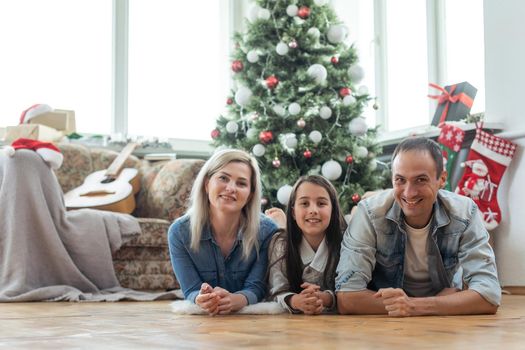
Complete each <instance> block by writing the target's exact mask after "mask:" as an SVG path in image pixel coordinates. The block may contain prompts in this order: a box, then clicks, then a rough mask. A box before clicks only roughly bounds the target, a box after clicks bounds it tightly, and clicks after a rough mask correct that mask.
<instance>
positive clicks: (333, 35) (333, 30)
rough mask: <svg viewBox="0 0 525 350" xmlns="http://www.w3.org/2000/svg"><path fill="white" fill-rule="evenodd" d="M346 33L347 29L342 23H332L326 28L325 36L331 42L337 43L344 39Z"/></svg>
mask: <svg viewBox="0 0 525 350" xmlns="http://www.w3.org/2000/svg"><path fill="white" fill-rule="evenodd" d="M347 34H348V29H347V28H346V26H344V25H342V24H334V25H331V26H330V28H328V33H326V36H327V38H328V41H329V42H331V43H332V44H339V43H341V42H343V40H345V38H346V35H347Z"/></svg>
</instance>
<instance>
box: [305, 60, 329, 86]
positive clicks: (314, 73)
mask: <svg viewBox="0 0 525 350" xmlns="http://www.w3.org/2000/svg"><path fill="white" fill-rule="evenodd" d="M307 73H308V75H309V76H310V77H311V78H313V79H315V82H316V83H317V84H322V83H324V81H325V80H326V77H327V76H328V72H327V71H326V68H325V67H324V66H323V65H322V64H319V63H316V64H312V65H311V66H310V67H309V68H308V71H307Z"/></svg>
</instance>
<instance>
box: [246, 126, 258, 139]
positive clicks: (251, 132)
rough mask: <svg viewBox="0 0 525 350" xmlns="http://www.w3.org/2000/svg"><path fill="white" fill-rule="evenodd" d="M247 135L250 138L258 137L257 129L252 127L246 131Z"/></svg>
mask: <svg viewBox="0 0 525 350" xmlns="http://www.w3.org/2000/svg"><path fill="white" fill-rule="evenodd" d="M246 137H247V138H249V139H254V138H256V137H257V130H256V129H254V128H250V129H248V130H247V131H246Z"/></svg>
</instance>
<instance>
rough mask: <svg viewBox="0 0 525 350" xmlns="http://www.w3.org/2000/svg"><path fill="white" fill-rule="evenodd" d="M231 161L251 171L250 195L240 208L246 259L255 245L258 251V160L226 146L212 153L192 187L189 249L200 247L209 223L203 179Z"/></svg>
mask: <svg viewBox="0 0 525 350" xmlns="http://www.w3.org/2000/svg"><path fill="white" fill-rule="evenodd" d="M231 162H239V163H244V164H246V165H248V166H249V167H250V169H251V171H252V175H251V179H250V190H251V195H250V198H249V199H248V202H247V203H246V205H245V206H244V208H242V214H241V222H240V225H239V227H240V229H241V230H243V231H244V234H243V246H242V256H243V258H245V259H246V258H248V256H249V255H250V253H251V252H252V249H253V248H254V247H255V249H256V250H257V252H258V251H259V243H258V241H257V235H258V233H259V220H260V214H261V176H260V170H259V165H258V164H257V161H256V160H255V159H254V158H253V157H252V156H250V155H249V154H248V153H246V152H245V151H241V150H237V149H227V150H222V151H218V152H215V153H214V154H213V155H212V156H211V157H210V159H208V161H206V163H204V165H203V167H202V169H201V170H200V172H199V174H198V175H197V178H196V179H195V182H194V183H193V187H192V189H191V201H190V207H189V209H188V216H189V217H190V227H191V248H192V249H193V250H194V251H197V250H198V249H199V244H200V239H201V235H202V230H203V229H204V227H205V226H206V225H208V224H209V218H210V203H209V200H208V194H207V193H206V188H205V186H206V181H207V180H209V179H210V178H211V177H212V176H213V175H214V174H215V173H217V172H218V171H220V170H221V169H222V168H224V167H225V166H226V165H228V164H229V163H231Z"/></svg>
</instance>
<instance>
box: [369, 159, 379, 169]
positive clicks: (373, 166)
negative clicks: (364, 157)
mask: <svg viewBox="0 0 525 350" xmlns="http://www.w3.org/2000/svg"><path fill="white" fill-rule="evenodd" d="M368 167H369V168H370V171H374V170H376V169H377V160H375V159H370V162H369V163H368Z"/></svg>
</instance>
